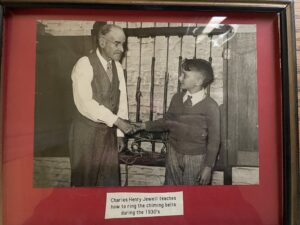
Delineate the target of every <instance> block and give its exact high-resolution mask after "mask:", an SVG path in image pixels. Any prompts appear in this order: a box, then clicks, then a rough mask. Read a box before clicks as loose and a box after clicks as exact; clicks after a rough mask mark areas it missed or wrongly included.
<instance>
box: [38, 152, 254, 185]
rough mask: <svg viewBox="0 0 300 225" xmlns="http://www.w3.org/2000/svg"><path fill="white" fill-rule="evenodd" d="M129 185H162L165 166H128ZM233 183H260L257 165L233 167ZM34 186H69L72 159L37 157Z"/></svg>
mask: <svg viewBox="0 0 300 225" xmlns="http://www.w3.org/2000/svg"><path fill="white" fill-rule="evenodd" d="M125 167H126V166H125V165H124V164H122V165H121V184H122V186H124V185H125V181H126V168H125ZM127 171H128V186H161V185H163V184H164V179H165V168H164V167H155V166H138V165H132V166H128V170H127ZM232 174H233V184H235V185H243V184H258V182H259V170H258V168H257V167H235V168H233V173H232ZM212 184H213V185H223V172H221V171H215V172H214V174H213V180H212ZM33 186H34V187H69V186H70V161H69V158H68V157H36V158H35V159H34V179H33Z"/></svg>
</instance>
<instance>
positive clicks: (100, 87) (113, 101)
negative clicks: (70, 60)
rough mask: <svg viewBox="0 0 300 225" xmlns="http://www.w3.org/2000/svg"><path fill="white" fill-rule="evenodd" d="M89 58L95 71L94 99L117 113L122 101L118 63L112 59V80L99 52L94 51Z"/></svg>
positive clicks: (93, 83) (93, 81) (93, 82)
mask: <svg viewBox="0 0 300 225" xmlns="http://www.w3.org/2000/svg"><path fill="white" fill-rule="evenodd" d="M88 58H89V61H90V63H91V65H92V67H93V72H94V76H93V80H92V90H93V99H94V100H96V101H97V102H98V103H99V104H100V105H104V106H105V107H106V108H108V109H109V110H110V111H112V112H113V113H114V114H116V113H117V112H118V110H119V101H120V90H119V78H118V73H117V68H116V64H115V62H114V61H112V72H113V76H112V81H111V82H110V80H109V78H108V76H107V74H106V71H105V69H104V68H103V66H102V64H101V62H100V59H99V58H98V56H97V54H96V53H92V54H90V55H89V56H88Z"/></svg>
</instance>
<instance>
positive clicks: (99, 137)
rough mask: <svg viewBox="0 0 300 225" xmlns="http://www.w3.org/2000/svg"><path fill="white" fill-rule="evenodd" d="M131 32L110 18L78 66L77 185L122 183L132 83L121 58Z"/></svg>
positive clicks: (73, 151)
mask: <svg viewBox="0 0 300 225" xmlns="http://www.w3.org/2000/svg"><path fill="white" fill-rule="evenodd" d="M125 40H126V37H125V34H124V32H123V30H122V28H120V27H119V26H116V25H111V24H106V25H104V26H103V27H102V28H101V29H100V30H99V34H98V49H97V50H96V51H95V52H93V53H92V54H90V55H88V56H85V57H82V58H80V59H79V60H78V62H77V63H76V65H75V66H74V68H73V71H72V81H73V97H74V102H75V105H76V108H77V110H78V112H77V115H76V116H75V118H74V120H73V123H72V125H71V132H70V143H69V145H70V162H71V186H116V185H120V177H119V176H120V175H119V174H120V173H119V162H118V149H119V150H122V148H123V147H124V140H123V139H124V133H126V134H127V133H131V132H134V129H135V128H134V126H132V125H130V123H128V122H127V121H126V120H128V106H127V93H126V84H125V79H124V74H123V68H122V66H121V64H120V63H119V60H120V59H121V57H122V54H123V51H124V47H123V45H124V43H125Z"/></svg>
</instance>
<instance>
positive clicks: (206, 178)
mask: <svg viewBox="0 0 300 225" xmlns="http://www.w3.org/2000/svg"><path fill="white" fill-rule="evenodd" d="M210 179H211V167H208V166H206V167H204V169H203V171H202V172H201V174H200V177H199V179H198V180H199V184H200V185H207V184H209V183H210Z"/></svg>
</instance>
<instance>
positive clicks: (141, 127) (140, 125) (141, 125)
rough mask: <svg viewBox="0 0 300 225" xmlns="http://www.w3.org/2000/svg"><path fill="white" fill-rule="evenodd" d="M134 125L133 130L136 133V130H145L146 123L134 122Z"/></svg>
mask: <svg viewBox="0 0 300 225" xmlns="http://www.w3.org/2000/svg"><path fill="white" fill-rule="evenodd" d="M134 127H135V130H134V131H135V132H134V133H136V132H139V131H142V130H145V129H146V124H145V123H141V122H139V123H134Z"/></svg>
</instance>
